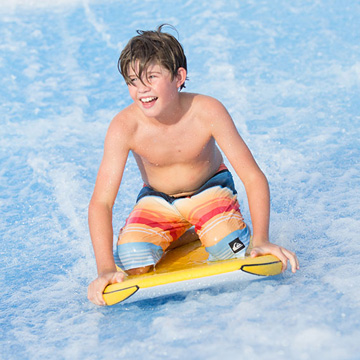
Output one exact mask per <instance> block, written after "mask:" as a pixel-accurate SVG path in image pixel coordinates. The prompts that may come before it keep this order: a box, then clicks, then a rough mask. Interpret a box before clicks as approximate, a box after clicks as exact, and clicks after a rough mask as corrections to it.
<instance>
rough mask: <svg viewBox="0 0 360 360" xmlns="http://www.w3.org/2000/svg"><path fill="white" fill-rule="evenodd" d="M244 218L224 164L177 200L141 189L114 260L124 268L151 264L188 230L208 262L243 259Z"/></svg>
mask: <svg viewBox="0 0 360 360" xmlns="http://www.w3.org/2000/svg"><path fill="white" fill-rule="evenodd" d="M243 220H244V219H243V217H242V215H241V212H240V208H239V203H238V200H237V192H236V190H235V186H234V181H233V178H232V175H231V173H230V171H229V170H228V169H227V168H226V167H225V165H222V166H221V167H220V169H219V171H218V172H217V173H216V174H215V175H214V176H213V177H211V178H210V179H209V180H208V181H207V182H206V183H205V184H204V185H203V186H201V188H200V189H198V190H197V191H196V192H195V193H194V194H192V195H191V196H186V197H176V198H175V197H172V196H169V195H167V194H164V193H162V192H158V191H155V190H153V189H152V188H151V187H149V186H144V187H143V188H142V190H141V191H140V193H139V195H138V198H137V201H136V205H135V206H134V208H133V210H132V212H131V213H130V216H129V217H128V219H127V220H126V223H125V226H124V227H123V228H122V229H121V231H120V234H119V239H118V245H117V250H116V252H115V262H116V264H117V265H118V266H119V267H120V268H122V269H123V270H129V269H134V268H140V267H144V266H148V265H155V264H156V263H157V262H158V261H159V260H160V258H161V257H162V255H163V254H164V251H166V249H167V248H168V247H169V245H170V244H171V243H172V242H174V241H175V240H177V239H178V238H179V237H180V236H181V235H183V234H184V233H185V232H186V231H187V230H188V229H190V228H192V227H195V232H196V233H197V235H198V236H199V238H200V241H201V243H202V245H203V246H205V248H206V250H207V252H208V253H209V260H210V261H215V260H224V259H230V258H232V257H241V256H244V255H245V251H246V248H247V247H248V245H249V241H250V230H249V228H248V226H247V225H246V224H245V222H244V221H243Z"/></svg>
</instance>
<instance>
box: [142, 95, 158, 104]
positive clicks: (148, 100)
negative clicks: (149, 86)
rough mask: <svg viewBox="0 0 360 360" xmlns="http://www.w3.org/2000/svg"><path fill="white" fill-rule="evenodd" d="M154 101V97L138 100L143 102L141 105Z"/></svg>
mask: <svg viewBox="0 0 360 360" xmlns="http://www.w3.org/2000/svg"><path fill="white" fill-rule="evenodd" d="M156 99H157V97H155V96H154V97H148V98H143V99H140V101H141V102H143V103H148V102H150V101H153V100H156Z"/></svg>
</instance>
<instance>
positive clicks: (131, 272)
mask: <svg viewBox="0 0 360 360" xmlns="http://www.w3.org/2000/svg"><path fill="white" fill-rule="evenodd" d="M151 268H152V265H149V266H143V267H139V268H135V269H129V270H126V273H127V274H128V275H142V274H146V273H147V272H149V271H150V269H151Z"/></svg>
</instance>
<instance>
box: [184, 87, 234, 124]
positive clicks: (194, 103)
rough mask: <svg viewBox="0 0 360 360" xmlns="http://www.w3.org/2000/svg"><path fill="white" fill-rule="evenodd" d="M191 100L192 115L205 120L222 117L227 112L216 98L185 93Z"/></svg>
mask: <svg viewBox="0 0 360 360" xmlns="http://www.w3.org/2000/svg"><path fill="white" fill-rule="evenodd" d="M183 95H185V96H186V97H188V99H189V104H190V108H191V110H192V114H194V115H195V116H199V117H201V118H204V119H205V120H206V119H208V118H209V117H213V116H220V115H221V114H223V113H224V112H227V110H226V108H225V106H224V105H223V104H222V103H221V102H220V101H219V100H218V99H216V98H214V97H212V96H208V95H203V94H194V93H183Z"/></svg>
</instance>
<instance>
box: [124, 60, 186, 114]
mask: <svg viewBox="0 0 360 360" xmlns="http://www.w3.org/2000/svg"><path fill="white" fill-rule="evenodd" d="M138 68H139V66H138V63H135V71H134V70H133V69H132V68H131V67H130V69H129V77H130V79H131V83H130V84H129V85H128V89H129V93H130V96H131V98H132V99H133V100H134V103H135V104H136V105H137V106H138V107H139V108H140V109H141V110H142V112H143V113H144V114H145V115H146V116H148V117H157V116H161V115H164V114H165V113H164V111H165V110H167V109H169V106H171V105H172V104H173V103H172V102H173V101H174V100H175V99H177V96H178V94H179V93H178V87H179V86H180V85H178V83H179V80H178V79H177V77H175V78H174V79H172V78H171V73H170V72H169V71H168V70H167V69H165V68H164V67H162V66H161V65H159V64H157V63H151V64H150V65H149V66H148V67H147V69H145V71H143V74H142V79H139V78H138V77H137V75H136V73H138Z"/></svg>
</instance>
